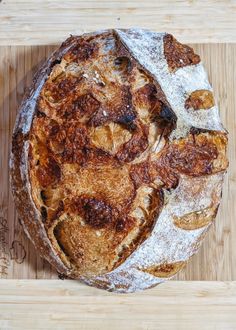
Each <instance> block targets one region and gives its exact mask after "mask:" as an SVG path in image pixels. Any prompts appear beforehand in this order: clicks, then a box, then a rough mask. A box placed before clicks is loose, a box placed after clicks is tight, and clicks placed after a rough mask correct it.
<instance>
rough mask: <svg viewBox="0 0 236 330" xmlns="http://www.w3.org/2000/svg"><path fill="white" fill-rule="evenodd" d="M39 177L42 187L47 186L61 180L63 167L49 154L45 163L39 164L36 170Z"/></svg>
mask: <svg viewBox="0 0 236 330" xmlns="http://www.w3.org/2000/svg"><path fill="white" fill-rule="evenodd" d="M36 176H37V179H38V181H39V183H40V185H41V186H42V187H47V186H49V185H50V184H52V183H54V182H55V181H58V180H60V177H61V168H60V165H59V164H58V163H57V161H56V160H55V159H54V158H52V157H51V156H49V158H48V160H47V163H46V164H45V165H42V166H41V165H39V167H38V169H37V171H36Z"/></svg>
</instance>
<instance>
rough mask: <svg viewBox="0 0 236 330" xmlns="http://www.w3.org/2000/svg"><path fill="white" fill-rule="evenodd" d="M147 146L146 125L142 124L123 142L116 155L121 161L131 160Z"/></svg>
mask: <svg viewBox="0 0 236 330" xmlns="http://www.w3.org/2000/svg"><path fill="white" fill-rule="evenodd" d="M147 147H148V127H147V126H145V125H142V124H139V126H138V127H137V128H136V130H135V131H134V132H133V135H132V138H131V139H130V140H129V141H128V142H126V143H124V144H123V145H122V146H121V147H120V149H119V150H118V152H117V154H116V156H117V158H118V160H119V161H121V162H131V161H132V160H134V159H135V158H136V157H138V156H139V155H141V153H143V152H144V151H145V150H146V149H147Z"/></svg>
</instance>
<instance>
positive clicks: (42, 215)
mask: <svg viewBox="0 0 236 330" xmlns="http://www.w3.org/2000/svg"><path fill="white" fill-rule="evenodd" d="M40 211H41V217H42V221H43V222H46V221H47V218H48V213H47V209H46V207H45V206H41V209H40Z"/></svg>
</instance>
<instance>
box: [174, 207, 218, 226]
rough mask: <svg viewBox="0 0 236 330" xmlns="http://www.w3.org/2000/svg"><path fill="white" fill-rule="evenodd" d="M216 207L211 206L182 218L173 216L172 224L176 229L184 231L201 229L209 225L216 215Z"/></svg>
mask: <svg viewBox="0 0 236 330" xmlns="http://www.w3.org/2000/svg"><path fill="white" fill-rule="evenodd" d="M217 210H218V205H215V206H214V205H212V206H210V207H207V208H205V209H203V210H199V211H194V212H190V213H188V214H185V215H183V216H180V217H177V216H173V220H174V224H175V226H176V227H179V228H182V229H185V230H195V229H198V228H202V227H205V226H207V225H208V224H209V223H211V222H212V221H213V220H214V219H215V217H216V214H217Z"/></svg>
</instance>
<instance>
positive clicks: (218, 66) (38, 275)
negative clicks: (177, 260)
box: [0, 44, 236, 283]
mask: <svg viewBox="0 0 236 330" xmlns="http://www.w3.org/2000/svg"><path fill="white" fill-rule="evenodd" d="M194 48H195V50H196V51H197V52H198V53H200V55H201V57H202V59H203V61H204V63H205V65H206V68H207V70H208V72H209V76H210V81H211V82H212V84H213V88H214V90H215V96H216V99H217V101H218V103H219V106H220V112H221V118H222V120H223V122H224V124H225V126H226V127H227V129H228V131H229V150H228V155H229V160H230V167H229V171H228V174H227V176H226V180H225V185H224V191H223V201H222V203H221V207H220V210H219V213H218V216H217V220H216V223H215V224H214V225H213V226H212V228H211V230H210V232H209V233H208V235H207V237H206V239H205V241H204V243H203V246H202V248H201V249H200V252H199V253H198V254H197V255H196V256H194V257H193V258H192V259H191V261H190V262H189V264H188V265H187V267H186V269H184V270H183V271H182V272H181V273H180V274H178V277H177V278H178V279H181V280H221V281H231V280H236V239H235V237H236V221H235V219H236V203H235V201H236V166H235V161H236V136H235V134H236V127H235V126H236V118H235V117H236V112H235V104H236V93H235V90H236V77H235V70H236V44H234V45H233V44H232V45H230V44H212V45H208V44H200V45H194ZM53 49H55V46H2V47H0V108H1V111H0V123H1V127H0V153H1V157H0V159H1V163H0V182H1V186H0V278H6V279H49V278H57V273H56V272H55V271H54V270H52V269H51V267H50V266H49V265H48V263H47V262H46V261H43V260H42V259H41V258H40V257H39V256H38V254H37V253H36V251H35V249H34V247H33V246H32V244H31V243H30V241H29V240H28V239H27V238H26V236H25V235H24V233H23V230H22V227H21V225H20V222H19V220H18V218H17V215H16V212H15V208H14V204H13V201H12V196H11V193H10V188H9V178H8V155H9V150H10V139H11V133H12V128H13V125H14V121H15V115H16V110H17V107H18V106H19V104H20V101H21V99H22V96H23V94H24V91H25V89H26V87H27V86H29V85H30V83H31V81H32V75H33V73H34V72H35V70H36V69H37V67H39V66H40V64H41V63H42V61H44V60H45V58H46V57H47V56H48V55H49V54H50V53H51V52H52V50H53ZM32 220H33V219H32ZM1 283H2V282H1Z"/></svg>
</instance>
